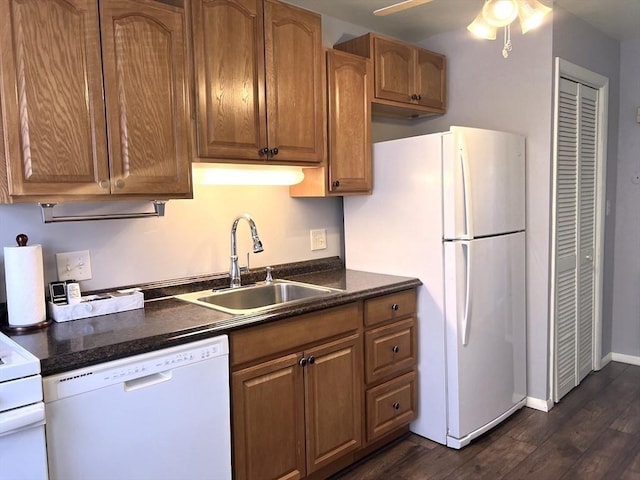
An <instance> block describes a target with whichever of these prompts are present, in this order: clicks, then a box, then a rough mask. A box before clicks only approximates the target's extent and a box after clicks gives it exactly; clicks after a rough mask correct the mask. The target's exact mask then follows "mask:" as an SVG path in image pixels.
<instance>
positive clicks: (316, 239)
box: [309, 228, 327, 250]
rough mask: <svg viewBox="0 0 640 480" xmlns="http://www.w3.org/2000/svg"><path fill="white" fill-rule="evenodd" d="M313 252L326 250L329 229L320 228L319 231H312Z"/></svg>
mask: <svg viewBox="0 0 640 480" xmlns="http://www.w3.org/2000/svg"><path fill="white" fill-rule="evenodd" d="M309 233H310V237H311V250H324V249H326V248H327V229H326V228H318V229H317V230H311V231H310V232H309Z"/></svg>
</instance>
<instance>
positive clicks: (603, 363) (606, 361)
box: [600, 352, 613, 369]
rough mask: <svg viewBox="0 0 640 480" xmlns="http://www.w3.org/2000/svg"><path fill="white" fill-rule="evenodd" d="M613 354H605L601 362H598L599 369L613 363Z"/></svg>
mask: <svg viewBox="0 0 640 480" xmlns="http://www.w3.org/2000/svg"><path fill="white" fill-rule="evenodd" d="M612 357H613V354H612V353H611V352H609V353H607V354H606V355H605V356H604V357H602V360H600V369H603V368H604V367H606V366H607V365H609V364H610V363H611V362H612V361H613V358H612Z"/></svg>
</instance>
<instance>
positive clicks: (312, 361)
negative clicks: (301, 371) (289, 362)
mask: <svg viewBox="0 0 640 480" xmlns="http://www.w3.org/2000/svg"><path fill="white" fill-rule="evenodd" d="M307 363H308V364H309V365H313V364H314V363H316V357H314V356H313V355H311V356H310V357H309V358H307Z"/></svg>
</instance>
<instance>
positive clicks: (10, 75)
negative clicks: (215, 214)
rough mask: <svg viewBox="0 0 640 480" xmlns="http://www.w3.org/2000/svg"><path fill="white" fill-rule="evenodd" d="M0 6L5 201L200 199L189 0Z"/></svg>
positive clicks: (10, 0)
mask: <svg viewBox="0 0 640 480" xmlns="http://www.w3.org/2000/svg"><path fill="white" fill-rule="evenodd" d="M0 11H2V12H3V15H2V16H0V70H1V72H0V73H1V78H2V82H1V86H0V96H1V100H2V101H1V104H2V118H3V120H4V124H3V125H2V135H3V139H4V146H5V148H0V201H3V202H14V201H46V200H52V199H72V200H87V199H95V198H100V199H107V198H122V197H123V196H131V197H132V198H172V197H173V198H177V197H180V198H182V197H191V195H192V191H191V177H190V175H191V173H190V172H191V170H190V161H191V143H190V138H191V136H190V106H189V96H188V85H189V82H188V73H187V72H188V68H187V67H188V62H187V59H188V54H187V41H186V38H187V32H186V13H185V8H184V6H183V5H182V2H181V1H180V0H176V1H173V2H171V3H170V4H169V3H165V2H159V1H152V0H109V1H104V2H100V3H98V1H96V0H58V1H50V0H29V1H21V0H0ZM103 91H104V97H103ZM3 157H4V158H3ZM5 164H6V169H5ZM114 194H115V195H114ZM96 196H98V197H96Z"/></svg>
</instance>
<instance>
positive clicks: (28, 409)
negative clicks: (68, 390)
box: [0, 333, 48, 480]
mask: <svg viewBox="0 0 640 480" xmlns="http://www.w3.org/2000/svg"><path fill="white" fill-rule="evenodd" d="M44 424H45V416H44V403H43V401H42V377H41V376H40V361H39V360H38V359H37V358H36V357H35V356H34V355H32V354H31V353H29V352H28V351H27V350H25V349H24V348H23V347H21V346H20V345H18V344H17V343H16V342H14V341H13V340H11V339H10V338H9V337H7V336H6V335H4V334H2V333H0V465H2V468H1V469H0V480H19V479H30V480H47V478H48V474H47V451H46V444H45V435H44Z"/></svg>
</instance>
